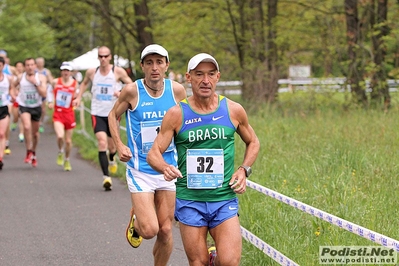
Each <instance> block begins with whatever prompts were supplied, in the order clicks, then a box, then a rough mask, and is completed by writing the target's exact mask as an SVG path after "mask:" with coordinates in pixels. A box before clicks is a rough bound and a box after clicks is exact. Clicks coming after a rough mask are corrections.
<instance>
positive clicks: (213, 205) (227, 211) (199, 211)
mask: <svg viewBox="0 0 399 266" xmlns="http://www.w3.org/2000/svg"><path fill="white" fill-rule="evenodd" d="M236 215H238V198H233V199H231V200H224V201H216V202H202V201H189V200H182V199H176V209H175V219H176V220H177V221H179V222H181V223H183V224H185V225H189V226H195V227H202V226H206V227H208V228H214V227H216V226H218V225H219V224H221V223H223V222H224V221H226V220H228V219H230V218H232V217H235V216H236Z"/></svg>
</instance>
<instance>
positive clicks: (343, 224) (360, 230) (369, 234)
mask: <svg viewBox="0 0 399 266" xmlns="http://www.w3.org/2000/svg"><path fill="white" fill-rule="evenodd" d="M247 186H248V187H250V188H252V189H255V190H257V191H259V192H261V193H263V194H265V195H267V196H270V197H272V198H275V199H276V200H279V201H281V202H284V203H285V204H288V205H290V206H292V207H295V208H297V209H299V210H301V211H303V212H306V213H309V214H310V215H313V216H316V217H318V218H320V219H322V220H324V221H326V222H329V223H330V224H333V225H336V226H338V227H340V228H343V229H345V230H347V231H349V232H351V233H354V234H356V235H358V236H361V237H364V238H366V239H368V240H370V241H373V242H374V243H377V244H380V245H382V246H385V247H390V248H393V249H394V250H395V251H396V252H399V241H398V240H395V239H393V238H390V237H387V236H384V235H381V234H379V233H376V232H374V231H371V230H370V229H367V228H365V227H362V226H360V225H357V224H354V223H351V222H348V221H346V220H344V219H341V218H339V217H337V216H334V215H332V214H329V213H327V212H324V211H322V210H319V209H317V208H314V207H312V206H310V205H307V204H305V203H302V202H300V201H298V200H295V199H293V198H290V197H287V196H285V195H283V194H281V193H278V192H276V191H273V190H271V189H268V188H265V187H263V186H261V185H259V184H256V183H254V182H252V181H250V180H247Z"/></svg>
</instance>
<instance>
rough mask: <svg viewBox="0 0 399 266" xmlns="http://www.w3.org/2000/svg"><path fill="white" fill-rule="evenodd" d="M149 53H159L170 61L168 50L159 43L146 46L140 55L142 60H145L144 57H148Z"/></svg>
mask: <svg viewBox="0 0 399 266" xmlns="http://www.w3.org/2000/svg"><path fill="white" fill-rule="evenodd" d="M149 54H159V55H161V56H165V57H166V62H169V55H168V51H166V49H165V48H163V47H162V46H160V45H159V44H150V45H148V46H147V47H146V48H144V50H143V51H142V52H141V57H140V60H141V62H143V59H144V57H146V56H147V55H149Z"/></svg>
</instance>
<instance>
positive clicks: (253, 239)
mask: <svg viewBox="0 0 399 266" xmlns="http://www.w3.org/2000/svg"><path fill="white" fill-rule="evenodd" d="M241 235H242V237H244V238H245V239H246V240H247V241H248V242H250V243H252V244H253V245H254V246H256V247H257V248H258V249H260V250H261V251H263V252H264V253H265V254H266V255H268V256H269V257H270V258H272V259H274V260H275V261H276V262H277V263H279V264H280V265H283V266H299V264H297V263H296V262H294V261H292V260H290V259H289V258H287V257H286V256H284V255H283V254H282V253H280V252H279V251H278V250H276V249H275V248H273V247H272V246H270V245H269V244H267V243H266V242H264V241H262V239H260V238H259V237H257V236H256V235H254V234H252V233H251V232H250V231H248V230H247V229H245V228H244V227H242V226H241Z"/></svg>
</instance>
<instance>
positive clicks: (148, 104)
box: [141, 102, 154, 107]
mask: <svg viewBox="0 0 399 266" xmlns="http://www.w3.org/2000/svg"><path fill="white" fill-rule="evenodd" d="M152 105H154V102H142V103H141V107H143V106H152Z"/></svg>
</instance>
